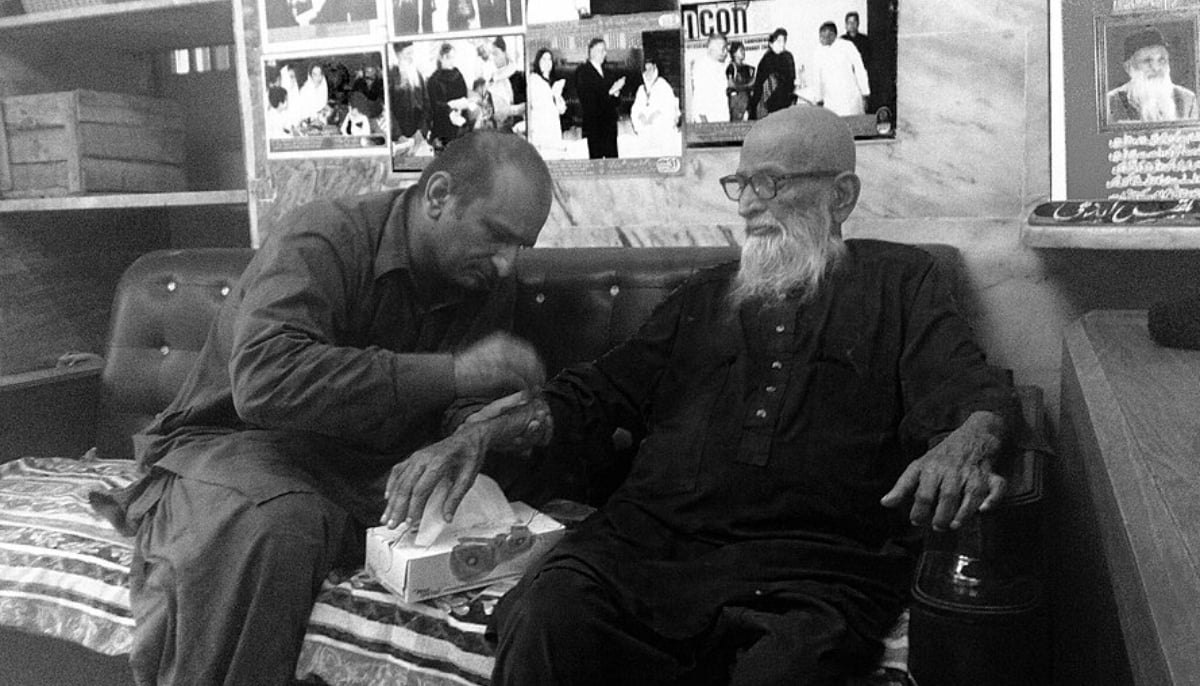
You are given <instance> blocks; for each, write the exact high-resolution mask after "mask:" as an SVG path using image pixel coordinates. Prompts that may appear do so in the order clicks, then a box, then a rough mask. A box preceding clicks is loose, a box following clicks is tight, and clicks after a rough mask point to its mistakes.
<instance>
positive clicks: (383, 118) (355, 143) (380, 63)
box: [263, 49, 389, 158]
mask: <svg viewBox="0 0 1200 686" xmlns="http://www.w3.org/2000/svg"><path fill="white" fill-rule="evenodd" d="M263 75H264V82H265V86H266V93H265V97H264V103H265V105H266V106H265V107H264V108H263V111H264V120H265V121H264V125H265V126H264V136H265V138H266V141H265V142H266V149H267V156H268V158H286V157H293V158H294V157H328V156H358V155H386V154H387V152H388V130H389V129H388V127H389V116H388V112H389V108H388V102H387V84H386V81H385V76H384V59H383V52H382V51H381V50H378V49H376V50H361V51H337V52H304V53H292V54H282V55H269V56H264V57H263Z"/></svg>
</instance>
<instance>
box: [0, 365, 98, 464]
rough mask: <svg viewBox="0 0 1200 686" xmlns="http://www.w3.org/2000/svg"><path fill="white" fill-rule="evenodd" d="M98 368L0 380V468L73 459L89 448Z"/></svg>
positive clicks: (79, 367) (82, 367) (42, 372)
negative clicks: (31, 460) (30, 460)
mask: <svg viewBox="0 0 1200 686" xmlns="http://www.w3.org/2000/svg"><path fill="white" fill-rule="evenodd" d="M101 369H102V367H101V365H100V364H98V363H94V362H90V363H84V364H80V365H77V366H73V367H65V368H54V369H42V370H37V371H32V372H25V373H22V374H10V375H6V376H0V462H7V461H9V460H13V459H16V458H19V457H25V456H28V455H39V456H58V457H76V456H78V455H82V454H83V452H84V451H86V450H87V449H88V448H90V447H91V446H92V445H94V443H95V436H96V427H97V416H98V412H99V396H100V371H101Z"/></svg>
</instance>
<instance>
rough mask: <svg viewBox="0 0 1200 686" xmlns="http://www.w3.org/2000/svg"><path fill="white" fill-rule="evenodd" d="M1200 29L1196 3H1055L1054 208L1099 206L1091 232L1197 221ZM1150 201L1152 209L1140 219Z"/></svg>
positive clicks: (1058, 216)
mask: <svg viewBox="0 0 1200 686" xmlns="http://www.w3.org/2000/svg"><path fill="white" fill-rule="evenodd" d="M1198 27H1200V1H1197V0H1085V1H1083V2H1080V1H1077V0H1070V1H1064V0H1053V1H1052V3H1051V32H1050V38H1051V170H1052V171H1051V186H1052V188H1051V197H1052V198H1053V200H1055V201H1065V200H1067V199H1075V200H1089V201H1093V202H1092V203H1091V204H1089V205H1087V206H1086V208H1085V209H1086V210H1087V211H1086V212H1082V214H1086V215H1088V217H1087V220H1088V222H1089V223H1112V222H1118V223H1119V222H1131V221H1152V220H1155V219H1163V220H1171V219H1172V218H1173V217H1174V218H1177V217H1178V216H1179V215H1180V213H1181V211H1183V210H1186V211H1187V212H1191V208H1190V204H1191V202H1192V201H1193V200H1195V199H1197V198H1200V109H1198V107H1197V93H1198V92H1200V28H1198ZM1145 201H1149V202H1151V203H1153V204H1147V205H1145V206H1144V207H1141V208H1140V209H1139V208H1138V206H1137V205H1136V203H1137V202H1145ZM1129 203H1134V204H1132V205H1130V204H1129ZM1164 203H1165V205H1164ZM1172 203H1185V204H1187V207H1182V206H1179V207H1176V206H1174V205H1172ZM1077 209H1078V203H1073V204H1069V205H1061V206H1057V208H1056V207H1047V208H1039V210H1038V211H1036V212H1035V213H1034V215H1033V217H1031V220H1030V221H1031V222H1033V223H1051V222H1056V221H1066V220H1067V219H1069V220H1070V221H1071V222H1074V223H1078V222H1080V221H1081V212H1077V211H1076V210H1077ZM1135 210H1136V211H1135Z"/></svg>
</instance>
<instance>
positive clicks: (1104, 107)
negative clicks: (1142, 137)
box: [1096, 12, 1200, 131]
mask: <svg viewBox="0 0 1200 686" xmlns="http://www.w3.org/2000/svg"><path fill="white" fill-rule="evenodd" d="M1197 40H1198V38H1197V18H1196V14H1195V13H1194V12H1192V13H1162V12H1158V13H1153V14H1140V15H1125V16H1098V17H1096V93H1097V96H1098V97H1097V107H1096V110H1097V113H1098V119H1099V122H1098V128H1099V130H1100V131H1121V130H1129V129H1136V130H1142V129H1159V128H1173V127H1183V126H1189V127H1194V126H1197V125H1200V109H1198V105H1197V97H1196V94H1197V93H1198V92H1200V63H1198V62H1197V59H1198V54H1200V53H1198V50H1197Z"/></svg>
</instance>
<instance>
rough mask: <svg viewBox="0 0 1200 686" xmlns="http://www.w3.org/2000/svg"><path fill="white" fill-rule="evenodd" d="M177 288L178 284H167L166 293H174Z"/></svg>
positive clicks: (172, 282) (171, 282)
mask: <svg viewBox="0 0 1200 686" xmlns="http://www.w3.org/2000/svg"><path fill="white" fill-rule="evenodd" d="M178 287H179V284H177V283H175V282H174V281H168V282H167V292H169V293H174V292H175V289H176V288H178Z"/></svg>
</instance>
